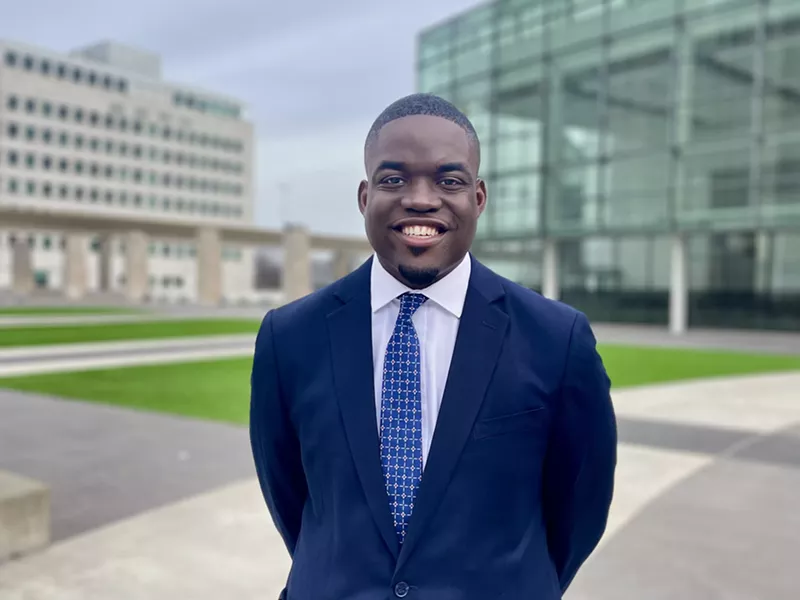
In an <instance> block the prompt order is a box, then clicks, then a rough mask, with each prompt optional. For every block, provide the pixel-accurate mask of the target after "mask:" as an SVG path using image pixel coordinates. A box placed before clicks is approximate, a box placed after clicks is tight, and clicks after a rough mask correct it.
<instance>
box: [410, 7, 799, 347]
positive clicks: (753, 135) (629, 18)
mask: <svg viewBox="0 0 800 600" xmlns="http://www.w3.org/2000/svg"><path fill="white" fill-rule="evenodd" d="M418 89H419V90H420V91H429V92H434V93H437V94H440V95H442V96H444V97H446V98H449V99H451V100H452V101H453V102H455V103H456V104H457V105H458V106H459V107H460V108H462V109H463V110H464V111H465V112H466V113H467V114H468V115H469V116H470V117H471V119H472V120H473V122H474V123H475V126H476V128H477V129H478V133H479V135H480V137H481V140H482V144H483V164H482V167H481V170H482V175H483V177H484V178H485V179H486V180H487V183H488V186H489V197H490V203H489V206H488V209H487V211H486V214H485V215H484V217H483V218H482V220H481V225H480V231H479V235H478V240H477V242H476V245H475V252H476V255H478V256H479V257H480V258H482V259H483V260H484V261H485V262H487V263H488V264H490V265H491V266H493V267H494V268H496V269H497V270H498V271H500V272H502V273H504V274H506V275H508V276H509V277H511V278H513V279H515V280H517V281H519V282H520V283H523V284H525V285H527V286H530V287H532V288H535V289H537V290H540V291H543V293H545V294H546V295H549V296H551V297H557V298H560V299H562V300H564V301H565V302H568V303H570V304H573V305H575V306H577V307H579V308H581V309H583V310H584V311H586V312H587V313H588V314H589V315H590V316H591V317H593V318H594V319H596V320H611V321H630V322H645V323H660V324H667V323H668V324H669V325H670V327H671V329H672V330H673V331H676V332H680V331H683V330H685V329H686V328H687V327H708V326H710V327H733V328H738V327H756V328H776V329H800V2H798V1H797V0H497V1H495V2H490V3H487V4H484V5H482V6H479V7H478V8H475V9H474V10H471V11H469V12H466V13H464V14H461V15H458V16H456V17H454V18H452V19H451V20H449V21H447V22H444V23H441V24H439V25H436V26H434V27H432V28H430V29H428V30H426V31H424V32H422V33H421V35H420V36H419V40H418Z"/></svg>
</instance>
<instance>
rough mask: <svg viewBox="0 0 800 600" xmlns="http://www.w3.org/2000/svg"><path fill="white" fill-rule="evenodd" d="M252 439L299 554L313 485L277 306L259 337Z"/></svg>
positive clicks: (279, 523)
mask: <svg viewBox="0 0 800 600" xmlns="http://www.w3.org/2000/svg"><path fill="white" fill-rule="evenodd" d="M250 443H251V446H252V449H253V458H254V460H255V466H256V472H257V474H258V480H259V483H260V485H261V490H262V492H263V494H264V499H265V500H266V503H267V507H268V508H269V511H270V514H271V515H272V520H273V521H274V523H275V526H276V527H277V529H278V532H279V533H280V535H281V537H282V538H283V541H284V543H285V544H286V548H287V549H288V550H289V554H290V555H293V554H294V549H295V546H296V544H297V538H298V536H299V534H300V522H301V518H302V514H303V506H304V505H305V502H306V497H307V495H308V488H307V487H306V479H305V473H304V472H303V464H302V461H301V457H300V443H299V441H298V439H297V434H296V432H295V428H294V425H293V424H292V422H291V419H290V417H289V412H288V410H287V407H286V404H285V398H283V397H282V394H281V386H280V379H279V375H278V365H277V361H276V359H275V344H274V336H273V313H272V312H270V313H267V316H266V317H265V318H264V322H263V323H262V324H261V329H260V331H259V332H258V337H257V338H256V348H255V357H254V359H253V371H252V375H251V378H250Z"/></svg>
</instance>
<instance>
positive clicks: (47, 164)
mask: <svg viewBox="0 0 800 600" xmlns="http://www.w3.org/2000/svg"><path fill="white" fill-rule="evenodd" d="M52 166H53V159H52V157H50V156H45V157H44V158H43V159H42V167H43V168H44V169H45V171H49V170H50V169H51V167H52Z"/></svg>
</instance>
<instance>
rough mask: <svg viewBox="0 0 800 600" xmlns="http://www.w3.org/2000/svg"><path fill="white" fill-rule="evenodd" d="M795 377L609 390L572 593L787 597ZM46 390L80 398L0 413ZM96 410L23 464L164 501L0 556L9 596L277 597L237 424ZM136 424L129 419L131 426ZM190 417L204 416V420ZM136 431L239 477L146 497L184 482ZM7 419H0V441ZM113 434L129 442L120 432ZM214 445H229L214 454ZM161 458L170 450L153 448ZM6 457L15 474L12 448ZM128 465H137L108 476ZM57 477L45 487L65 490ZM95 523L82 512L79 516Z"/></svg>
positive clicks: (584, 597) (37, 599)
mask: <svg viewBox="0 0 800 600" xmlns="http://www.w3.org/2000/svg"><path fill="white" fill-rule="evenodd" d="M798 389H800V373H794V374H780V375H768V376H760V377H750V378H740V379H735V380H733V379H732V380H709V381H704V382H693V383H682V384H677V385H669V386H663V387H657V388H656V387H653V388H639V389H627V390H621V391H618V392H616V393H615V404H616V407H617V412H618V416H619V424H620V440H621V445H620V453H619V467H618V471H617V491H616V497H615V501H614V505H613V508H612V513H611V517H610V521H609V527H608V531H607V535H606V537H605V539H604V541H603V543H602V544H601V547H600V549H599V550H598V551H597V552H596V553H595V555H594V556H593V557H592V558H591V559H590V560H589V561H588V563H587V564H586V566H585V567H584V569H583V570H582V572H581V573H580V574H579V576H578V578H577V579H576V581H575V583H574V584H573V587H572V589H571V590H570V592H569V593H568V595H567V598H568V600H589V599H592V600H606V599H609V600H610V599H612V598H614V599H615V600H641V599H643V598H646V599H647V600H674V599H675V598H685V599H687V600H693V599H695V598H697V599H700V598H703V599H705V598H713V599H717V598H719V599H721V600H722V599H724V600H745V599H747V600H751V599H756V598H757V599H759V600H760V599H761V598H770V599H771V600H789V599H791V600H794V599H795V598H797V579H796V564H795V562H796V550H797V539H800V515H799V514H798V512H797V509H796V499H797V498H798V497H800V402H798V394H797V390H798ZM9 398H10V399H9ZM30 402H31V398H29V397H24V398H23V397H21V396H17V395H15V394H11V395H10V396H7V397H6V400H5V404H3V403H2V402H0V427H2V424H3V423H5V418H4V417H5V416H6V415H4V414H3V413H2V406H6V407H11V408H13V412H16V413H19V411H22V412H23V413H24V411H25V410H26V407H27V406H28V403H30ZM55 404H60V405H62V404H63V406H69V407H70V408H65V409H63V410H65V411H67V412H72V411H80V410H82V409H76V408H75V407H76V406H83V405H80V403H69V402H66V401H52V400H47V399H39V400H35V401H33V402H32V403H31V404H30V406H32V407H33V408H31V409H30V412H29V413H28V414H27V416H23V417H18V418H22V419H26V421H25V423H27V425H26V424H25V423H22V422H18V423H17V424H16V425H11V426H8V427H9V428H10V430H17V431H23V430H24V428H25V427H33V424H40V423H41V421H42V420H43V419H45V416H46V415H48V414H49V411H50V410H51V409H52V408H53V406H55ZM106 411H108V412H107V414H105V415H104V416H102V417H92V418H96V419H100V420H97V421H90V424H88V425H86V426H85V428H84V427H78V428H77V429H73V427H70V426H67V427H64V428H61V427H57V426H55V425H53V426H51V429H50V430H49V431H48V433H49V434H50V435H51V436H52V437H53V441H52V442H51V443H50V444H49V446H48V448H47V449H46V451H45V450H42V451H37V450H36V446H37V444H38V443H39V442H38V441H35V440H34V439H32V438H31V439H28V438H26V437H25V436H24V435H22V434H18V435H17V439H16V441H15V443H14V445H13V446H9V447H12V448H18V447H21V448H23V449H24V448H28V452H29V453H31V454H33V455H35V456H38V463H37V460H36V459H31V458H29V459H28V463H27V464H28V465H29V466H28V470H29V471H30V469H32V468H33V467H31V466H30V465H35V464H40V465H44V464H45V463H47V462H48V461H50V460H52V457H53V456H54V455H59V454H65V455H70V454H71V455H72V459H71V460H72V463H73V465H72V467H70V466H69V465H68V464H66V463H69V462H70V459H68V458H65V459H63V461H64V464H62V465H61V466H60V467H59V469H64V470H65V471H69V469H72V471H71V475H70V476H65V477H63V478H62V479H60V480H59V481H60V483H59V484H58V485H60V486H62V487H63V486H69V485H76V484H74V483H71V482H73V481H74V480H75V479H76V478H77V479H79V480H80V478H81V477H82V476H83V477H88V476H87V475H85V474H84V475H81V471H82V469H84V470H85V466H86V465H85V464H84V461H88V462H87V463H86V464H88V466H89V471H92V470H94V469H96V470H98V472H101V473H102V472H106V473H108V475H106V476H105V477H111V480H112V481H114V482H115V484H114V485H116V486H117V491H116V492H115V493H112V494H109V495H108V496H106V497H105V498H104V497H103V492H101V490H105V489H107V488H109V487H113V486H110V485H107V484H104V483H103V481H104V479H103V476H98V478H97V479H96V480H95V485H94V487H92V486H89V488H88V490H89V491H88V492H87V493H84V494H83V496H82V501H83V502H84V503H86V506H87V509H86V510H85V512H86V513H87V514H88V513H91V512H92V511H93V507H94V505H95V503H98V502H107V503H110V504H113V503H114V500H113V498H115V497H116V498H118V499H120V498H127V497H129V496H141V497H142V498H143V500H142V501H141V503H140V506H139V507H138V508H144V505H145V504H148V503H152V504H154V505H155V506H157V507H159V508H156V509H155V510H151V511H147V512H143V513H140V514H137V515H135V516H132V517H130V518H128V519H126V520H122V521H118V522H116V523H113V524H111V525H108V526H106V527H102V528H100V529H96V530H90V531H87V532H85V533H84V534H82V535H78V536H76V537H72V538H70V539H66V540H63V541H62V542H60V543H58V544H56V545H54V546H53V547H51V548H50V549H48V550H46V551H45V552H43V553H41V554H38V555H36V556H33V557H30V558H28V559H25V560H23V561H19V562H14V563H10V564H7V565H5V566H3V567H0V596H2V598H3V599H4V600H22V599H23V598H24V599H26V600H56V599H58V600H72V599H76V600H77V599H81V600H95V599H97V600H100V599H103V600H105V599H106V598H111V597H113V598H118V599H121V600H127V599H130V600H139V599H142V600H143V599H145V598H146V599H148V600H161V599H164V600H166V599H171V598H176V597H186V598H193V599H196V600H205V599H206V598H208V599H212V598H213V599H216V598H237V599H251V598H252V599H253V600H255V599H257V598H258V599H260V598H274V597H276V596H277V592H278V590H280V588H281V587H282V583H283V581H284V580H285V575H286V569H287V568H288V560H287V557H286V553H285V550H284V548H283V546H282V544H281V542H280V540H279V538H278V536H277V535H276V533H275V531H274V529H273V527H272V525H271V523H270V521H269V518H268V514H267V512H266V509H265V507H264V504H263V501H262V499H261V497H260V492H259V490H258V485H257V483H256V482H255V479H254V477H253V476H252V472H249V477H248V469H251V468H252V467H251V465H250V460H249V455H247V454H248V453H247V451H246V448H245V447H244V446H245V439H246V431H245V430H243V429H242V430H235V428H231V429H232V430H233V431H234V432H235V434H231V435H232V437H230V438H228V439H227V440H226V441H224V442H223V443H222V444H221V445H220V446H215V445H214V444H215V443H216V442H215V441H213V439H212V438H215V437H216V436H218V435H219V431H218V430H217V429H216V427H217V426H209V425H207V424H200V423H195V422H186V423H183V424H181V425H178V424H177V423H178V421H177V420H174V419H170V418H169V417H163V416H159V415H144V414H140V415H136V417H135V418H134V420H133V421H131V418H130V417H127V416H122V415H123V414H125V415H127V414H129V413H127V411H123V410H121V409H116V408H114V409H112V408H107V409H106ZM37 413H38V414H37ZM112 413H113V414H114V415H115V416H113V417H112V416H110V415H111V414H112ZM56 416H58V417H59V418H63V416H64V415H63V414H58V415H56ZM67 418H68V419H69V417H67ZM72 418H73V419H75V422H81V421H82V420H83V419H87V418H90V417H89V415H88V413H87V414H85V415H84V414H81V415H78V413H74V414H73V416H72ZM165 420H166V421H165ZM66 422H67V423H69V421H66ZM132 422H136V423H137V425H136V426H135V427H133V428H131V425H130V423H132ZM166 422H169V423H170V425H165V423H166ZM194 426H197V427H201V426H205V427H210V428H209V429H206V430H204V432H200V430H193V429H192V428H193V427H194ZM176 427H177V428H178V430H179V431H180V432H181V433H176V429H175V428H176ZM223 429H225V428H223ZM106 430H108V431H106ZM129 430H132V431H138V432H139V433H138V434H135V435H133V436H131V435H129V434H127V433H125V432H126V431H129ZM70 431H72V432H73V433H72V434H70V433H69V432H70ZM90 431H93V432H101V431H102V432H104V433H102V434H100V435H101V436H105V437H102V439H101V440H99V441H98V442H97V444H98V447H103V445H107V446H109V447H110V448H112V450H111V452H110V454H111V455H112V456H116V458H115V459H107V460H106V461H102V460H101V461H100V462H101V463H102V462H106V463H107V465H108V466H107V467H106V468H97V467H96V465H97V459H94V460H95V462H92V460H91V459H90V457H92V456H93V455H94V454H98V453H97V452H95V453H92V451H91V449H90V444H89V442H85V441H84V442H82V444H83V449H82V450H73V452H72V453H70V452H69V451H68V450H69V449H70V448H74V445H75V444H78V442H76V438H78V439H81V440H86V439H90V438H91V437H92V436H90V435H89V433H90ZM146 431H147V432H149V431H161V434H160V435H166V437H168V438H175V439H179V440H186V441H183V444H186V443H189V441H188V440H190V439H191V441H192V443H194V444H196V445H198V447H195V448H194V449H193V450H192V452H206V454H204V455H203V456H206V457H207V458H206V460H212V457H217V462H216V467H215V469H217V470H218V472H223V471H224V472H226V473H229V472H235V473H236V477H235V478H232V479H236V478H238V477H240V476H245V477H246V479H244V480H242V481H241V482H238V483H235V482H234V483H230V484H228V485H226V486H224V487H222V488H218V489H215V490H213V491H208V492H206V493H203V494H201V495H199V496H195V497H193V498H188V499H185V500H182V501H180V502H178V503H176V504H172V505H168V506H163V498H159V499H156V500H155V501H153V499H152V497H151V499H150V500H147V497H148V494H152V493H153V492H152V491H150V490H148V489H147V488H148V487H156V486H154V485H152V481H151V479H148V477H149V478H152V477H153V474H154V473H156V474H157V475H158V483H159V486H160V485H162V484H164V483H165V482H170V481H176V480H180V476H179V475H176V473H180V469H181V468H182V466H181V465H182V463H181V462H180V461H175V460H174V456H175V455H176V453H178V452H180V447H181V446H182V443H180V442H176V445H173V446H169V445H168V446H167V447H166V448H164V449H163V451H157V450H156V451H153V452H150V451H142V449H143V448H144V447H145V446H148V445H157V444H158V442H157V441H156V437H158V435H159V434H152V437H151V436H150V434H147V437H146V438H144V439H142V438H140V437H137V435H138V436H142V435H145V434H144V432H146ZM65 432H66V433H65ZM6 433H7V432H4V431H2V429H0V439H3V437H4V435H6ZM237 435H238V438H237V437H236V436H237ZM117 437H121V438H122V439H123V440H127V442H124V441H123V442H122V443H117V442H115V439H116V438H117ZM38 439H39V437H38V436H37V438H36V440H38ZM80 445H81V444H78V446H80ZM200 447H203V448H205V450H201V449H200ZM228 447H235V448H238V450H236V451H235V452H234V453H233V456H231V455H226V454H225V453H224V452H223V450H222V449H221V448H228ZM7 455H8V449H6V450H5V451H3V449H2V448H0V456H7ZM221 455H222V456H226V458H224V459H223V460H219V456H221ZM245 455H247V456H245ZM158 456H163V457H164V460H162V461H161V462H159V461H158V460H157V459H158ZM115 461H116V462H115ZM8 466H9V467H10V468H11V469H12V470H13V469H14V468H17V470H18V471H20V472H23V473H24V470H23V469H21V468H20V466H21V463H20V462H19V461H17V462H16V463H15V464H10V465H8ZM23 466H24V465H23ZM236 469H241V471H237V470H236ZM123 470H124V473H125V474H127V473H128V472H130V473H132V474H133V476H132V477H128V476H125V477H123V476H122V475H121V474H120V475H117V476H114V475H113V474H114V473H116V472H122V471H123ZM31 474H33V475H36V473H35V472H34V473H31ZM145 474H146V475H145ZM128 480H130V481H128ZM186 481H189V478H188V477H187V478H186ZM207 482H208V483H211V480H210V479H208V480H207ZM58 485H57V486H56V494H55V495H54V499H58V498H59V497H61V498H64V496H63V495H61V496H59V494H58V489H59V487H58ZM175 487H176V488H177V487H179V486H177V484H176V486H175ZM185 493H193V492H192V491H191V490H188V489H185V488H184V491H183V492H182V493H180V494H177V495H184V494H185ZM61 510H62V509H61V508H59V503H58V502H55V504H54V511H55V513H56V523H59V519H64V518H65V514H66V513H64V512H59V511H61ZM123 512H125V511H123ZM127 512H128V513H132V512H135V511H133V510H128V511H127ZM59 515H61V516H59ZM61 522H62V523H63V522H64V521H61ZM72 522H73V523H75V521H72ZM93 525H94V524H93V523H91V522H88V521H86V522H85V526H86V527H92V526H93ZM61 527H63V525H62V526H61ZM61 531H65V529H61ZM73 531H74V530H73ZM744 567H746V568H744Z"/></svg>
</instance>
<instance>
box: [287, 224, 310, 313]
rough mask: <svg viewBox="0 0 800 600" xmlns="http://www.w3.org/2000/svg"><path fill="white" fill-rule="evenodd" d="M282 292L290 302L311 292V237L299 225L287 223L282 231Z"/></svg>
mask: <svg viewBox="0 0 800 600" xmlns="http://www.w3.org/2000/svg"><path fill="white" fill-rule="evenodd" d="M283 250H284V262H283V293H284V299H285V301H286V302H291V301H293V300H297V299H298V298H302V297H303V296H306V295H308V294H310V293H311V289H312V282H311V238H310V237H309V235H308V230H307V229H306V228H305V227H302V226H300V225H287V226H286V228H285V229H284V232H283Z"/></svg>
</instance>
